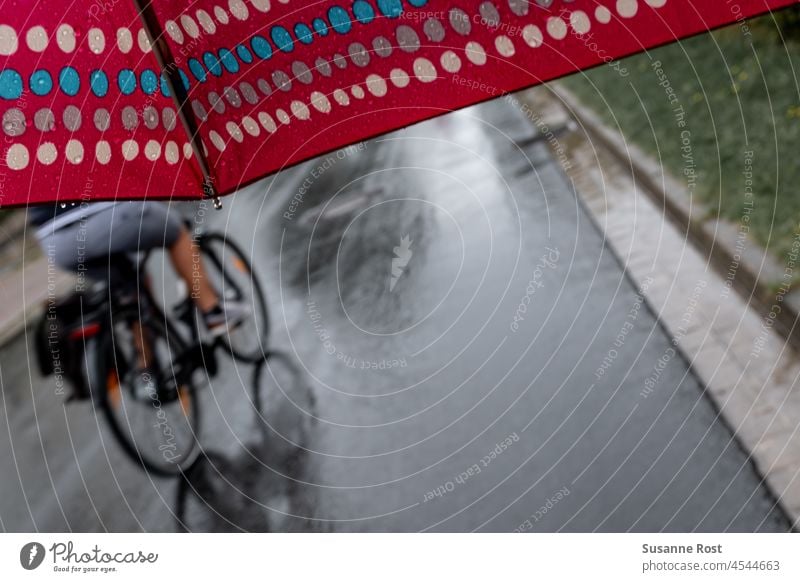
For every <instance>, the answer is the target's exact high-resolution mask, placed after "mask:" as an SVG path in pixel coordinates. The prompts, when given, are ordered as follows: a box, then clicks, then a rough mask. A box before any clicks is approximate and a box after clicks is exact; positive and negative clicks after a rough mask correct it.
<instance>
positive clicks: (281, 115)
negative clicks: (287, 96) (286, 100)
mask: <svg viewBox="0 0 800 582" xmlns="http://www.w3.org/2000/svg"><path fill="white" fill-rule="evenodd" d="M275 116H276V117H277V118H278V121H280V122H281V123H282V124H284V125H289V122H290V121H291V118H290V117H289V114H288V113H286V112H285V111H284V110H283V109H278V110H277V111H276V112H275Z"/></svg>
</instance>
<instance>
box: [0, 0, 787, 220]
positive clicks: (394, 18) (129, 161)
mask: <svg viewBox="0 0 800 582" xmlns="http://www.w3.org/2000/svg"><path fill="white" fill-rule="evenodd" d="M145 2H146V0H133V1H131V0H74V1H72V2H53V1H51V2H45V1H44V0H10V1H9V0H7V1H5V2H4V3H3V4H2V14H0V62H2V67H3V68H2V71H0V114H2V128H3V144H2V149H1V150H0V204H1V205H3V206H9V205H18V204H28V203H35V202H45V201H68V200H69V201H72V200H98V199H119V198H145V197H147V198H200V197H202V196H204V195H206V196H208V195H210V196H215V195H216V194H217V193H219V194H227V193H230V192H233V191H234V190H236V189H237V188H239V187H241V186H242V185H243V184H246V183H248V182H251V181H253V180H256V179H258V178H261V177H263V176H265V175H268V174H270V173H273V172H275V171H277V170H280V169H281V168H283V167H286V166H287V165H291V164H295V163H298V162H301V161H303V160H306V159H308V158H310V157H313V156H316V155H319V154H321V153H324V152H326V151H330V150H333V149H336V148H339V147H342V146H345V145H347V144H350V143H353V142H357V141H360V140H363V139H365V138H368V137H371V136H374V135H377V134H380V133H383V132H387V131H390V130H393V129H397V128H399V127H403V126H406V125H408V124H411V123H414V122H417V121H420V120H423V119H427V118H430V117H433V116H436V115H439V114H441V113H444V112H447V111H452V110H454V109H457V108H460V107H464V106H467V105H470V104H474V103H477V102H480V101H483V100H486V99H490V98H492V97H496V96H498V95H501V94H503V93H506V92H509V91H514V90H517V89H520V88H523V87H527V86H531V85H535V84H538V83H541V82H543V81H547V80H550V79H554V78H556V77H560V76H562V75H565V74H567V73H571V72H573V71H577V70H581V69H585V68H587V67H591V66H593V65H596V64H598V63H601V62H603V61H609V60H611V59H615V58H618V57H621V56H624V55H627V54H631V53H635V52H638V51H642V50H645V49H647V48H649V47H653V46H656V45H659V44H663V43H666V42H670V41H674V40H677V39H679V38H682V37H685V36H688V35H691V34H695V33H698V32H701V31H705V30H709V29H711V28H713V27H717V26H721V25H723V24H727V23H731V22H734V21H740V22H743V20H744V19H745V18H747V17H750V16H753V15H755V14H758V13H761V12H764V11H767V10H770V9H776V8H780V7H783V6H787V5H789V4H794V3H795V2H796V0H727V1H722V0H535V1H533V0H530V1H529V0H487V1H482V0H471V1H470V0H446V1H445V0H355V1H352V0H320V1H317V2H296V1H290V0H198V1H196V2H191V3H189V2H185V1H177V0H159V2H155V3H153V4H145ZM137 4H138V6H137ZM742 26H743V27H745V26H746V25H745V24H744V23H743V24H742ZM746 32H747V31H746V29H744V28H743V34H745V35H746Z"/></svg>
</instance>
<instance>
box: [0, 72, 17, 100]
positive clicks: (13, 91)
mask: <svg viewBox="0 0 800 582" xmlns="http://www.w3.org/2000/svg"><path fill="white" fill-rule="evenodd" d="M20 95H22V77H20V76H19V73H18V72H16V71H15V70H14V69H3V70H2V71H0V98H3V99H17V98H19V96H20Z"/></svg>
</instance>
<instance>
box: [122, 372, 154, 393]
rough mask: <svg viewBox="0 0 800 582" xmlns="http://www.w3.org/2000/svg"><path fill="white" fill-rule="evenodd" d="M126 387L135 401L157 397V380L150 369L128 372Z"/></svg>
mask: <svg viewBox="0 0 800 582" xmlns="http://www.w3.org/2000/svg"><path fill="white" fill-rule="evenodd" d="M128 385H129V386H130V388H131V391H132V392H133V397H134V398H135V399H136V400H147V399H148V398H151V399H155V398H157V396H158V380H157V379H156V374H155V372H153V370H151V369H150V368H137V369H135V370H132V371H131V372H130V375H129V377H128Z"/></svg>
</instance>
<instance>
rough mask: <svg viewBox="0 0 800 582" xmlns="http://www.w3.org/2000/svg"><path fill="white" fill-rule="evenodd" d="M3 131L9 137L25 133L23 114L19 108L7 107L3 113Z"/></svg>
mask: <svg viewBox="0 0 800 582" xmlns="http://www.w3.org/2000/svg"><path fill="white" fill-rule="evenodd" d="M3 131H4V132H5V134H6V135H7V136H9V137H17V136H20V135H22V134H23V133H25V114H24V113H22V111H20V110H19V109H9V110H8V111H6V112H5V113H3Z"/></svg>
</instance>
